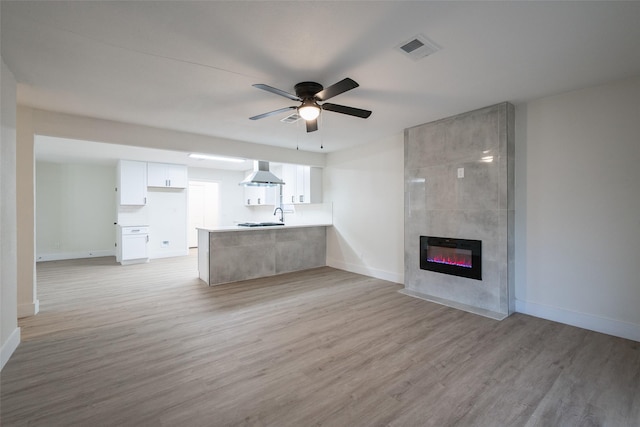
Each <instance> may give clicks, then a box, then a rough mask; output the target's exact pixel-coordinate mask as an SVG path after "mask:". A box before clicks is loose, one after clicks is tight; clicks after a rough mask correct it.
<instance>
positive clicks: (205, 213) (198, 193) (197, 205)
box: [188, 181, 220, 248]
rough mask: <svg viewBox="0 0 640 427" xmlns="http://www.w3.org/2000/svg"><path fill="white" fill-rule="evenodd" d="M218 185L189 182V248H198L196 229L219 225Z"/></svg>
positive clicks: (207, 182)
mask: <svg viewBox="0 0 640 427" xmlns="http://www.w3.org/2000/svg"><path fill="white" fill-rule="evenodd" d="M219 217H220V196H219V184H218V183H217V182H210V181H189V235H188V241H189V248H197V247H198V230H197V228H213V227H216V226H218V225H219Z"/></svg>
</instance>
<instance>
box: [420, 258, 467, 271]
mask: <svg viewBox="0 0 640 427" xmlns="http://www.w3.org/2000/svg"><path fill="white" fill-rule="evenodd" d="M427 261H428V262H435V263H436V264H447V265H455V266H457V267H464V268H471V260H470V259H469V257H466V256H461V257H458V256H456V255H453V256H443V255H436V256H434V257H427Z"/></svg>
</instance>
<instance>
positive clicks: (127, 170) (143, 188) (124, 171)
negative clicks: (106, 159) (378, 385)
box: [117, 160, 147, 206]
mask: <svg viewBox="0 0 640 427" xmlns="http://www.w3.org/2000/svg"><path fill="white" fill-rule="evenodd" d="M117 175H118V176H117V182H118V188H117V192H118V202H119V203H120V204H121V205H131V206H144V205H146V204H147V163H146V162H138V161H134V160H120V161H119V162H118V174H117Z"/></svg>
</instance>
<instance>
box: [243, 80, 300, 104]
mask: <svg viewBox="0 0 640 427" xmlns="http://www.w3.org/2000/svg"><path fill="white" fill-rule="evenodd" d="M253 87H257V88H258V89H262V90H266V91H267V92H271V93H275V94H276V95H280V96H284V97H285V98H289V99H290V100H292V101H302V99H300V98H299V97H297V96H296V95H294V94H292V93H289V92H285V91H283V90H282V89H278V88H275V87H273V86H269V85H265V84H262V83H258V84H255V85H253Z"/></svg>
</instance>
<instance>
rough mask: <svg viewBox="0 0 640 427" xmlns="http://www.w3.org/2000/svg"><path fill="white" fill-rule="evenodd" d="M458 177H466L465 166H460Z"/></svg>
mask: <svg viewBox="0 0 640 427" xmlns="http://www.w3.org/2000/svg"><path fill="white" fill-rule="evenodd" d="M458 178H464V168H458Z"/></svg>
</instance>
